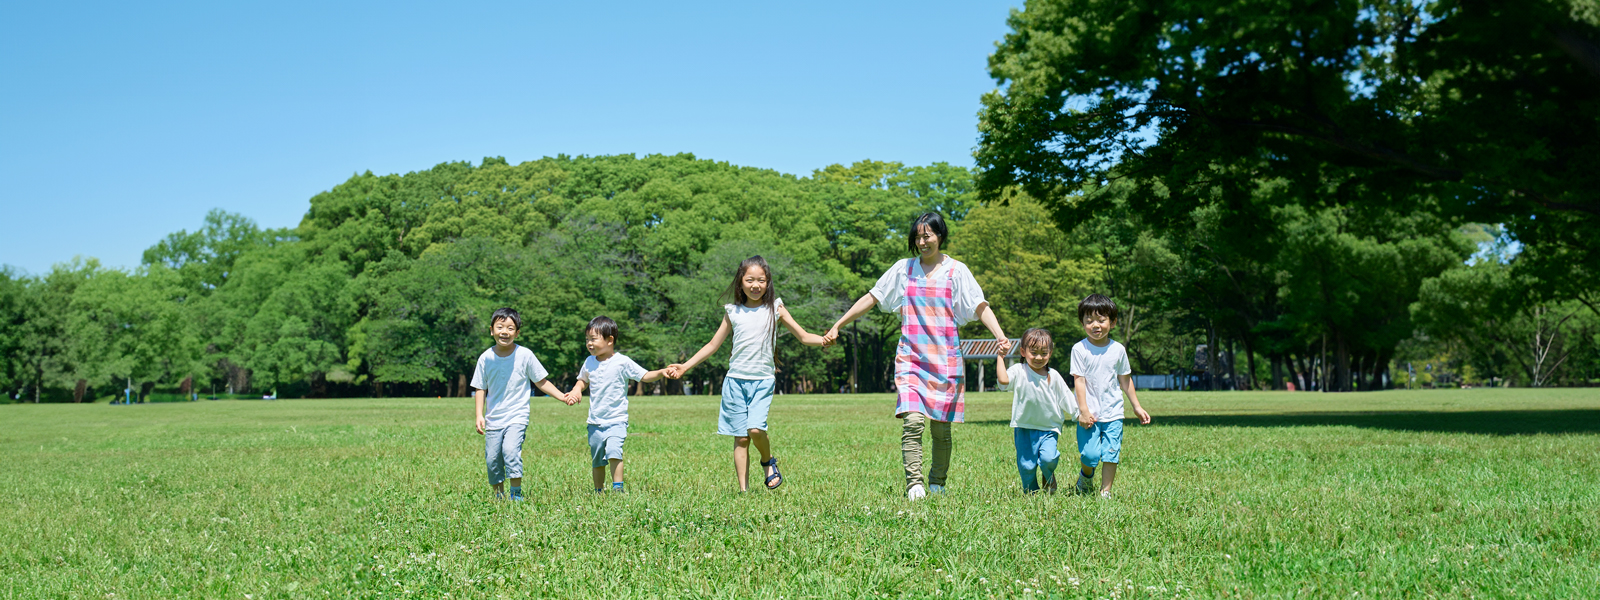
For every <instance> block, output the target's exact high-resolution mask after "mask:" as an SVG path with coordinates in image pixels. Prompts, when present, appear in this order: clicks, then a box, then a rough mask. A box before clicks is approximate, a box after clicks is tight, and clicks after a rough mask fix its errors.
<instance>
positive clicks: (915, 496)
mask: <svg viewBox="0 0 1600 600" xmlns="http://www.w3.org/2000/svg"><path fill="white" fill-rule="evenodd" d="M927 495H928V492H926V491H924V490H923V489H922V484H920V483H919V484H916V485H913V486H911V489H909V490H906V499H907V500H912V501H916V500H921V499H923V498H924V497H926V496H927Z"/></svg>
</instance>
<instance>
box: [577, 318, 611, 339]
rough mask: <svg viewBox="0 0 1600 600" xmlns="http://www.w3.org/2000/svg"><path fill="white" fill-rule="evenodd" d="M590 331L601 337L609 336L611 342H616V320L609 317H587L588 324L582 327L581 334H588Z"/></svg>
mask: <svg viewBox="0 0 1600 600" xmlns="http://www.w3.org/2000/svg"><path fill="white" fill-rule="evenodd" d="M591 331H593V332H595V333H598V334H600V337H601V338H602V339H604V338H611V343H613V344H615V343H617V322H616V321H613V320H611V317H606V316H600V317H595V318H593V319H589V325H588V326H586V327H584V328H583V334H584V335H589V332H591Z"/></svg>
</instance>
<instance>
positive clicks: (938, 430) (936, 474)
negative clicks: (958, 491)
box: [928, 421, 952, 485]
mask: <svg viewBox="0 0 1600 600" xmlns="http://www.w3.org/2000/svg"><path fill="white" fill-rule="evenodd" d="M928 432H929V433H931V434H933V435H932V437H933V466H931V467H928V485H944V480H945V476H946V475H948V474H949V473H950V451H951V449H952V444H951V438H950V422H949V421H930V422H929V423H928Z"/></svg>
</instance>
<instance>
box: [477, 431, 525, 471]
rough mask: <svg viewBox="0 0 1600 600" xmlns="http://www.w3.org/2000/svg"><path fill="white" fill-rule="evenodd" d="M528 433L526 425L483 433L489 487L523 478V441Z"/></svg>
mask: <svg viewBox="0 0 1600 600" xmlns="http://www.w3.org/2000/svg"><path fill="white" fill-rule="evenodd" d="M527 433H528V425H527V424H525V423H524V424H518V423H513V424H511V425H507V426H505V427H503V428H500V429H489V430H485V431H484V432H483V458H484V462H485V463H486V464H487V465H488V467H489V485H500V484H501V483H502V482H504V481H505V480H506V479H521V478H522V440H523V438H524V437H526V436H527Z"/></svg>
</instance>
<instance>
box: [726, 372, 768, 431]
mask: <svg viewBox="0 0 1600 600" xmlns="http://www.w3.org/2000/svg"><path fill="white" fill-rule="evenodd" d="M775 382H776V380H774V379H735V378H733V377H727V378H724V379H723V380H722V415H721V417H720V418H719V419H718V420H717V433H719V434H721V435H731V436H734V437H746V436H749V435H750V430H751V429H760V430H762V431H766V430H767V412H768V411H770V410H772V387H773V384H774V383H775Z"/></svg>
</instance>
